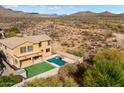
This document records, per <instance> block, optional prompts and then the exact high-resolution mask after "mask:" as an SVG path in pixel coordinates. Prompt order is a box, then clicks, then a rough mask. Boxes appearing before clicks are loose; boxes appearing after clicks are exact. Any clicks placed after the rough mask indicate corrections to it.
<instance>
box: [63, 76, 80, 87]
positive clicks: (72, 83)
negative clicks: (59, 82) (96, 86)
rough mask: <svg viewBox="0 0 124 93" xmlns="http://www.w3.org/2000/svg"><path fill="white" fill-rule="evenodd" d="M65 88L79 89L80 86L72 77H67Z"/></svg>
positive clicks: (64, 83)
mask: <svg viewBox="0 0 124 93" xmlns="http://www.w3.org/2000/svg"><path fill="white" fill-rule="evenodd" d="M63 86H64V87H78V84H77V83H76V82H75V80H74V79H73V78H72V77H66V78H65V79H64V82H63Z"/></svg>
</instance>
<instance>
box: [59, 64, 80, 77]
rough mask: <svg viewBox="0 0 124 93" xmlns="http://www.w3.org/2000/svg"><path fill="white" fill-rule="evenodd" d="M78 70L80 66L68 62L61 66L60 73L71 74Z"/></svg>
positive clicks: (63, 74) (64, 75)
mask: <svg viewBox="0 0 124 93" xmlns="http://www.w3.org/2000/svg"><path fill="white" fill-rule="evenodd" d="M77 71H78V67H77V65H76V64H68V65H65V66H63V67H61V68H60V70H59V74H60V75H61V76H63V77H66V76H71V75H72V74H75V73H76V72H77Z"/></svg>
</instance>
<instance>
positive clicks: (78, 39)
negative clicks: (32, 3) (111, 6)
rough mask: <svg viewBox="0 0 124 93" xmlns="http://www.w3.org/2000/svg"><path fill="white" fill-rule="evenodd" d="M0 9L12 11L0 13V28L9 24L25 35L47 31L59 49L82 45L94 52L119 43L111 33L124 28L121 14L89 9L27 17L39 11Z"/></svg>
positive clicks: (7, 26) (88, 50)
mask: <svg viewBox="0 0 124 93" xmlns="http://www.w3.org/2000/svg"><path fill="white" fill-rule="evenodd" d="M0 11H2V12H1V15H8V14H9V15H11V17H8V16H0V28H2V29H5V30H6V29H8V30H9V29H10V28H11V27H17V28H18V29H19V30H20V33H22V34H27V35H36V34H48V35H49V36H51V37H52V38H53V42H57V45H58V44H59V45H60V46H59V48H57V49H60V47H61V48H62V50H66V49H68V48H73V49H76V48H80V47H81V48H83V49H85V50H86V51H87V52H88V53H93V52H96V51H98V50H99V49H103V48H106V47H118V46H117V42H115V41H114V40H111V38H112V37H113V36H112V33H113V32H114V33H115V32H116V33H117V32H118V33H123V32H124V17H123V14H112V13H110V12H102V13H93V12H89V11H88V12H78V13H75V14H71V15H68V16H66V15H65V16H56V17H52V16H51V17H43V16H42V17H36V16H35V17H34V16H30V17H29V15H38V16H39V15H40V14H35V13H34V14H32V13H31V14H29V13H24V12H17V11H12V10H8V9H7V10H6V9H4V8H1V10H0ZM2 13H3V14H2ZM13 15H14V17H13ZM15 15H16V16H18V17H16V16H15ZM19 16H21V17H19ZM40 16H41V15H40ZM57 45H56V46H57ZM53 46H54V45H53Z"/></svg>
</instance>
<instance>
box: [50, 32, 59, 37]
mask: <svg viewBox="0 0 124 93" xmlns="http://www.w3.org/2000/svg"><path fill="white" fill-rule="evenodd" d="M58 35H59V32H58V31H52V32H51V33H50V36H51V37H53V38H55V37H58Z"/></svg>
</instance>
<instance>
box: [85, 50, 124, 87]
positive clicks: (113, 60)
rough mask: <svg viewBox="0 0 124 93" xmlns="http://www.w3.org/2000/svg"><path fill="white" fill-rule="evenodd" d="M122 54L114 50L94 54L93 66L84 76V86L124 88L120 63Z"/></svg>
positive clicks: (123, 77) (123, 76) (123, 75)
mask: <svg viewBox="0 0 124 93" xmlns="http://www.w3.org/2000/svg"><path fill="white" fill-rule="evenodd" d="M122 56H123V55H122V54H121V53H120V52H119V51H117V50H115V49H107V50H103V51H100V52H98V53H96V54H95V56H94V58H93V60H94V65H93V67H92V68H91V69H89V70H87V71H86V72H85V73H84V75H83V77H84V78H83V79H84V86H92V87H110V86H111V87H114V86H116V87H117V86H124V71H123V69H122V66H121V64H120V63H122V62H123V60H122Z"/></svg>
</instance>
